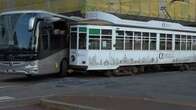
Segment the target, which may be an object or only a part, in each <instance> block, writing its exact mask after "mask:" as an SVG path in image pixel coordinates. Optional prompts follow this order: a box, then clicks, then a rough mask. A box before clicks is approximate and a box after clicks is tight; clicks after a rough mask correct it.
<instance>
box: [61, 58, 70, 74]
mask: <svg viewBox="0 0 196 110" xmlns="http://www.w3.org/2000/svg"><path fill="white" fill-rule="evenodd" d="M67 70H68V65H67V61H66V60H63V61H62V62H61V67H60V72H59V75H60V76H67V75H68V72H67Z"/></svg>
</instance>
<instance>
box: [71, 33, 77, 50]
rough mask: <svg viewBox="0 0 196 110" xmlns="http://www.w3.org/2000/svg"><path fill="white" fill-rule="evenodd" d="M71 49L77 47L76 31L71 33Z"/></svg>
mask: <svg viewBox="0 0 196 110" xmlns="http://www.w3.org/2000/svg"><path fill="white" fill-rule="evenodd" d="M71 49H77V33H75V32H74V33H71Z"/></svg>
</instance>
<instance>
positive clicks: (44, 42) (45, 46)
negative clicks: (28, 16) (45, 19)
mask: <svg viewBox="0 0 196 110" xmlns="http://www.w3.org/2000/svg"><path fill="white" fill-rule="evenodd" d="M40 36H41V42H42V46H41V47H42V49H43V50H47V49H48V48H49V32H48V31H47V30H41V35H40Z"/></svg>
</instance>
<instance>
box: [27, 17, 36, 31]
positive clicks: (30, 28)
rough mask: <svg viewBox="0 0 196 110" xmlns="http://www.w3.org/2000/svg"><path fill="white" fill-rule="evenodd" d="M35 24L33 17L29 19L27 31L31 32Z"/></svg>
mask: <svg viewBox="0 0 196 110" xmlns="http://www.w3.org/2000/svg"><path fill="white" fill-rule="evenodd" d="M35 22H36V18H35V17H32V18H30V19H29V27H28V29H29V31H32V30H33V28H34V26H35Z"/></svg>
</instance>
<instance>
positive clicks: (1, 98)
mask: <svg viewBox="0 0 196 110" xmlns="http://www.w3.org/2000/svg"><path fill="white" fill-rule="evenodd" d="M14 99H15V98H14V97H10V96H1V97H0V102H6V101H10V100H14Z"/></svg>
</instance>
